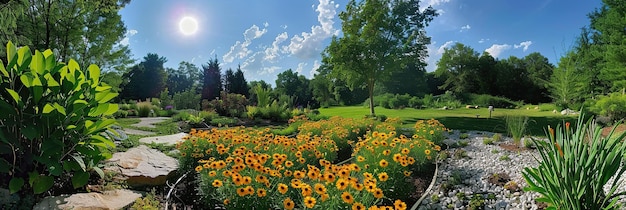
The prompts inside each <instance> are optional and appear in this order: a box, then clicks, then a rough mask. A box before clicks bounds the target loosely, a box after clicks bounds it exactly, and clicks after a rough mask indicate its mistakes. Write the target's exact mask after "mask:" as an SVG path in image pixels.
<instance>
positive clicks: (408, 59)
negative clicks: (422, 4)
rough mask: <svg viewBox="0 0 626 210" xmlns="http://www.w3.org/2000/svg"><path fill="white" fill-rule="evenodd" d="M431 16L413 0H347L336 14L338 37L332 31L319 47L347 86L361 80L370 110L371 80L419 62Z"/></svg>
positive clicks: (423, 54)
mask: <svg viewBox="0 0 626 210" xmlns="http://www.w3.org/2000/svg"><path fill="white" fill-rule="evenodd" d="M435 16H437V13H436V11H435V10H434V9H433V8H432V7H428V8H426V9H424V10H420V8H419V0H363V1H356V0H350V2H348V4H347V5H346V10H345V11H344V12H341V13H340V14H339V17H340V18H341V20H342V31H343V37H339V38H338V37H333V40H332V41H331V43H330V45H329V46H328V47H327V48H326V50H325V54H326V55H325V56H327V57H329V59H327V60H328V62H330V63H332V66H333V74H335V75H337V76H338V77H339V78H341V79H343V80H345V81H346V82H347V84H348V85H349V87H350V88H352V89H353V88H355V87H359V86H365V87H366V88H367V90H368V93H369V98H370V114H371V115H375V112H374V97H373V94H374V86H375V85H376V82H377V81H378V82H380V81H386V80H388V79H390V75H392V73H393V72H395V71H399V70H402V68H405V67H406V66H407V65H409V64H411V63H412V64H414V65H416V66H417V67H419V68H424V66H425V62H424V59H425V58H426V56H427V51H426V46H427V45H428V44H430V38H429V37H427V36H426V31H425V30H424V28H425V27H426V26H428V23H429V22H430V21H432V19H433V18H434V17H435Z"/></svg>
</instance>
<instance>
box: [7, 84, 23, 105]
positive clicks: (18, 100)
mask: <svg viewBox="0 0 626 210" xmlns="http://www.w3.org/2000/svg"><path fill="white" fill-rule="evenodd" d="M5 89H6V90H7V92H9V95H11V97H12V98H13V100H14V101H15V103H17V104H19V103H21V102H22V98H21V97H20V95H19V94H17V92H15V90H11V89H9V88H5Z"/></svg>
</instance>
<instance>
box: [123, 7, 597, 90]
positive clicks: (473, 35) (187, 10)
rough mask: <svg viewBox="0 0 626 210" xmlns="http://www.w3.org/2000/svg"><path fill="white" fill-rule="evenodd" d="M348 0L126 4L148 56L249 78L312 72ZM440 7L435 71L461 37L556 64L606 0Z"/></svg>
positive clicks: (132, 31)
mask: <svg viewBox="0 0 626 210" xmlns="http://www.w3.org/2000/svg"><path fill="white" fill-rule="evenodd" d="M347 2H348V0H335V1H330V0H263V1H249V0H228V1H205V0H178V1H171V0H133V1H131V3H130V4H128V5H127V6H126V7H125V8H124V9H122V10H121V11H120V14H121V15H122V20H123V21H124V23H125V24H126V26H127V28H128V31H127V33H126V38H125V39H124V40H122V44H126V45H129V47H130V49H131V52H132V53H133V57H134V58H136V59H137V60H138V61H140V60H141V59H142V58H143V57H144V56H145V55H147V53H157V54H159V55H160V56H164V57H166V58H167V59H168V62H167V63H166V64H165V66H166V67H171V68H177V67H178V64H179V63H180V62H181V61H188V62H191V63H194V64H196V65H198V67H200V66H201V65H202V64H206V63H207V62H208V61H209V59H212V58H214V57H217V59H218V60H219V62H220V63H221V67H222V69H223V71H225V70H226V69H228V68H232V69H236V68H237V66H238V65H241V68H242V70H244V73H245V76H246V79H247V80H248V81H253V80H265V81H268V82H269V83H270V84H274V81H275V79H276V75H277V74H279V73H280V72H282V71H285V70H287V69H292V70H294V71H297V72H298V73H300V74H302V75H304V76H306V77H308V78H312V76H313V74H315V69H317V67H318V66H319V64H320V60H321V56H320V52H321V51H322V50H323V49H324V48H325V47H326V46H327V45H328V44H329V42H330V40H331V37H332V36H333V35H338V36H341V20H340V19H339V17H338V16H337V15H338V14H339V13H340V12H341V11H343V10H344V9H345V5H346V3H347ZM421 4H422V6H425V5H431V6H433V7H434V8H435V9H437V10H438V11H439V13H440V15H439V16H438V17H436V18H435V19H434V20H433V22H431V24H430V26H429V27H428V28H426V30H427V35H429V36H431V37H432V44H431V45H429V46H428V49H429V58H428V60H427V63H428V64H429V66H428V67H427V70H428V71H433V70H434V69H435V68H436V63H437V61H438V60H439V58H440V57H441V53H442V52H443V49H444V48H446V47H448V46H451V45H453V44H454V43H455V42H461V43H463V44H466V45H468V46H470V47H472V48H474V50H476V51H478V52H483V51H487V52H490V53H491V55H492V56H494V57H496V58H499V59H504V58H507V57H509V56H517V57H523V56H525V55H527V54H530V53H532V52H539V53H541V54H542V55H544V56H546V57H547V58H548V59H549V60H550V62H552V63H553V64H556V62H557V61H558V58H559V57H561V56H562V55H563V54H565V52H566V51H567V50H569V49H570V48H571V47H572V45H573V44H574V42H575V38H576V36H577V35H578V34H579V33H580V28H581V27H583V26H586V25H588V24H589V20H588V18H587V14H588V13H590V12H591V11H593V10H594V9H595V8H598V7H600V5H601V1H600V0H524V1H494V0H472V1H467V0H426V1H422V2H421ZM185 16H191V17H194V18H195V19H197V22H198V31H197V32H196V33H195V34H193V35H184V34H183V33H182V32H180V30H179V27H178V22H179V20H180V19H182V18H183V17H185Z"/></svg>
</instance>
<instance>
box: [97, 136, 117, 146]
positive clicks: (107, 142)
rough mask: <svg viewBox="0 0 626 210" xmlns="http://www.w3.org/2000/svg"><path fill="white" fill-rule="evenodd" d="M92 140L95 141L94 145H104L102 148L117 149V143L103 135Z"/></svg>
mask: <svg viewBox="0 0 626 210" xmlns="http://www.w3.org/2000/svg"><path fill="white" fill-rule="evenodd" d="M91 139H92V140H94V142H92V144H97V143H102V144H103V145H102V147H107V146H108V147H111V148H114V147H115V143H114V142H113V141H111V140H110V139H107V138H104V137H103V136H101V135H92V136H91Z"/></svg>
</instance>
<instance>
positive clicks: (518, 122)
mask: <svg viewBox="0 0 626 210" xmlns="http://www.w3.org/2000/svg"><path fill="white" fill-rule="evenodd" d="M504 121H505V124H506V130H507V132H508V133H509V135H511V137H513V143H514V144H515V145H518V146H519V145H520V141H521V140H522V136H524V133H525V132H526V126H527V125H528V117H525V116H514V115H510V116H506V117H505V118H504Z"/></svg>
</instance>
